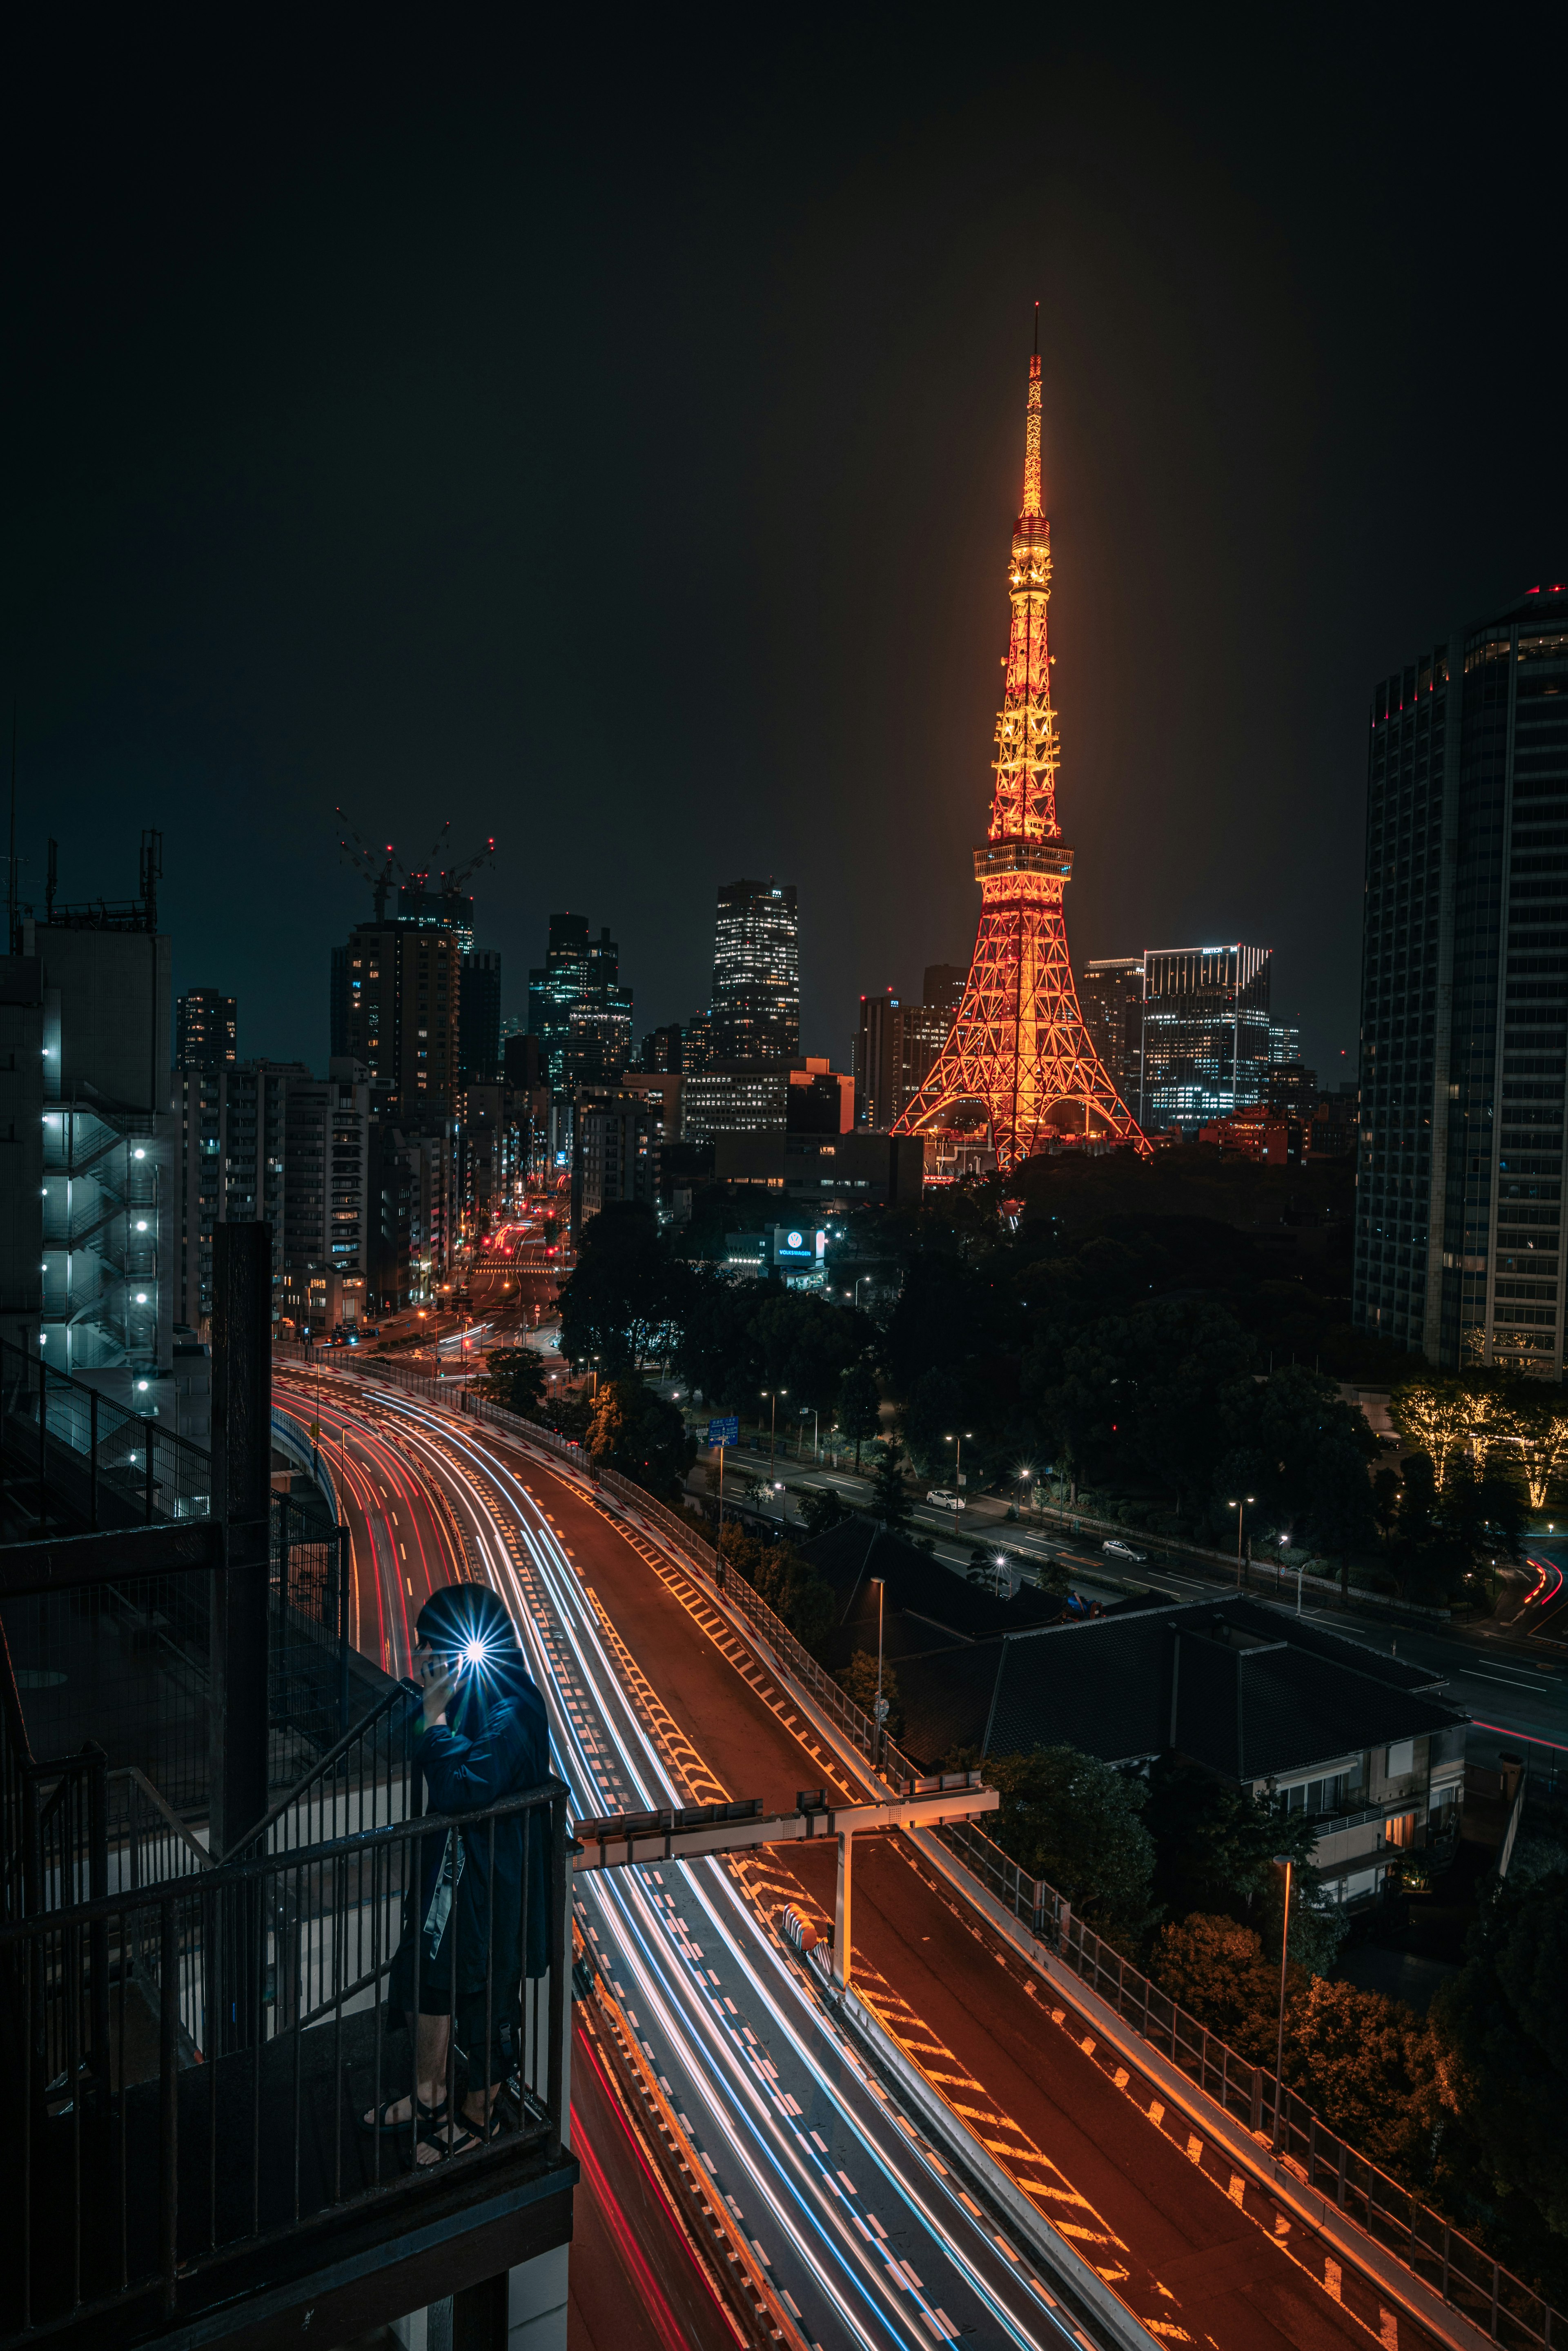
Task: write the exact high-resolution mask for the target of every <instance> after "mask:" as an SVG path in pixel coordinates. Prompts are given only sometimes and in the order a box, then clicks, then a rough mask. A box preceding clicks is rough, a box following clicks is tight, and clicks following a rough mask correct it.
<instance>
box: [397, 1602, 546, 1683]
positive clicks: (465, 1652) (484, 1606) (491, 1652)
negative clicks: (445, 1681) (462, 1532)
mask: <svg viewBox="0 0 1568 2351" xmlns="http://www.w3.org/2000/svg"><path fill="white" fill-rule="evenodd" d="M414 1639H415V1641H416V1643H417V1645H418V1655H419V1657H420V1659H421V1661H423V1659H425V1658H427V1657H434V1658H437V1659H439V1660H440V1662H441V1663H442V1664H443V1665H444V1667H446V1670H447V1671H448V1672H449V1673H450V1674H451V1675H452V1677H453V1679H454V1681H455V1690H454V1693H453V1695H454V1702H455V1703H457V1704H461V1703H462V1702H463V1701H464V1700H465V1699H468V1700H474V1699H477V1700H484V1699H486V1698H495V1697H499V1696H502V1695H504V1694H505V1693H506V1692H507V1691H508V1690H511V1689H515V1688H516V1687H517V1685H518V1683H519V1681H521V1680H527V1679H528V1667H527V1666H526V1664H525V1663H524V1659H523V1653H522V1650H521V1648H520V1647H519V1646H518V1643H517V1628H516V1627H515V1625H513V1623H512V1620H511V1617H510V1616H509V1615H508V1614H507V1609H506V1605H505V1604H504V1603H503V1601H502V1600H501V1599H500V1597H499V1595H498V1594H497V1593H494V1592H492V1591H491V1589H490V1587H489V1585H488V1584H487V1583H447V1584H444V1585H443V1586H442V1588H441V1590H440V1591H439V1592H434V1593H432V1594H431V1596H430V1598H429V1599H428V1600H427V1601H426V1602H425V1604H424V1605H423V1608H422V1609H421V1610H420V1612H419V1619H418V1622H417V1624H416V1625H415V1626H414Z"/></svg>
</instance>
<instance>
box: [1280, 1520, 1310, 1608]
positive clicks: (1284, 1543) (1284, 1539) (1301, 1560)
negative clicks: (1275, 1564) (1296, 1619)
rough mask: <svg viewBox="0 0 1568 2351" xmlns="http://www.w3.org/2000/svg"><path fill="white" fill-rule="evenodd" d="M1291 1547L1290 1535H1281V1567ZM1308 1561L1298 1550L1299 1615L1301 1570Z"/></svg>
mask: <svg viewBox="0 0 1568 2351" xmlns="http://www.w3.org/2000/svg"><path fill="white" fill-rule="evenodd" d="M1290 1547H1291V1538H1290V1536H1289V1535H1281V1537H1280V1564H1281V1567H1283V1566H1284V1565H1285V1553H1286V1552H1287V1551H1288V1550H1289V1549H1290ZM1306 1563H1307V1562H1306V1558H1305V1556H1304V1554H1303V1553H1301V1552H1297V1554H1296V1614H1297V1615H1298V1616H1299V1615H1300V1614H1301V1572H1302V1570H1303V1569H1304V1568H1305V1566H1306Z"/></svg>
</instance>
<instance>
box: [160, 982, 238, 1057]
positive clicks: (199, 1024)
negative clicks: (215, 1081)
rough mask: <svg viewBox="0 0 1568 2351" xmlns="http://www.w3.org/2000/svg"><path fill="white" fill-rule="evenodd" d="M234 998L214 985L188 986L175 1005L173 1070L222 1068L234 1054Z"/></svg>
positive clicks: (236, 1032) (235, 1023) (235, 1028)
mask: <svg viewBox="0 0 1568 2351" xmlns="http://www.w3.org/2000/svg"><path fill="white" fill-rule="evenodd" d="M238 1030H239V1023H238V1020H237V1019H236V1017H235V999H234V998H233V997H232V996H222V995H220V994H219V992H218V990H217V989H216V988H215V987H191V988H187V989H186V991H185V993H184V995H183V996H182V997H181V998H179V999H178V1001H177V1002H176V1004H175V1007H174V1067H175V1068H176V1070H221V1069H225V1068H227V1067H230V1066H232V1064H233V1063H234V1061H235V1057H236V1048H237V1042H238Z"/></svg>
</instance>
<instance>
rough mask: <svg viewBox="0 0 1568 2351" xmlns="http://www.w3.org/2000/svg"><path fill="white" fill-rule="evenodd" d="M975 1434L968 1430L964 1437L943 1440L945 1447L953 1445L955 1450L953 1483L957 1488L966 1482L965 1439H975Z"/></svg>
mask: <svg viewBox="0 0 1568 2351" xmlns="http://www.w3.org/2000/svg"><path fill="white" fill-rule="evenodd" d="M974 1433H975V1432H974V1430H973V1429H972V1428H966V1429H965V1430H964V1432H963V1435H962V1436H959V1437H944V1438H943V1439H942V1442H943V1444H944V1445H951V1446H952V1447H954V1448H955V1450H954V1454H953V1483H954V1485H955V1487H958V1486H961V1485H962V1484H963V1482H964V1438H965V1437H973V1435H974Z"/></svg>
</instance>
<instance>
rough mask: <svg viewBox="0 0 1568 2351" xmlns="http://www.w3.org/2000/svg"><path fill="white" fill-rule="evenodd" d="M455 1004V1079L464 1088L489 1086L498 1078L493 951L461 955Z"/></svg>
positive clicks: (497, 985) (497, 968) (497, 971)
mask: <svg viewBox="0 0 1568 2351" xmlns="http://www.w3.org/2000/svg"><path fill="white" fill-rule="evenodd" d="M457 1003H458V1018H457V1074H458V1078H459V1080H460V1081H461V1082H462V1083H463V1084H464V1085H465V1086H493V1085H495V1084H496V1082H497V1080H498V1079H499V1077H500V1074H501V958H500V956H498V955H497V952H496V949H495V948H494V947H469V948H468V949H467V950H466V951H465V954H464V957H463V970H462V976H461V977H460V979H459V981H458V990H457Z"/></svg>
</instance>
